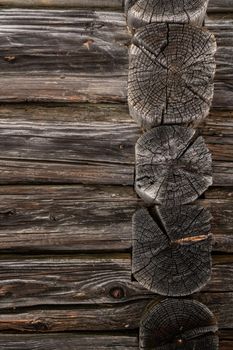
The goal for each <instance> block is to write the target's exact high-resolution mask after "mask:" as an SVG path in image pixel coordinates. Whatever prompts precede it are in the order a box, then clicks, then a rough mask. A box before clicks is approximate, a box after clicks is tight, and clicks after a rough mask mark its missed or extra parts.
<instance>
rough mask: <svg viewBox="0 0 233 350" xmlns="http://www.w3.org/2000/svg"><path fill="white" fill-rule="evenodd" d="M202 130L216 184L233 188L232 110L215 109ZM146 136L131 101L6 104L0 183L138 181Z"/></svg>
mask: <svg viewBox="0 0 233 350" xmlns="http://www.w3.org/2000/svg"><path fill="white" fill-rule="evenodd" d="M199 130H200V133H201V134H203V135H204V137H205V142H206V143H207V146H208V148H209V149H210V151H211V152H212V154H213V160H214V164H213V165H214V167H213V176H214V185H219V186H233V145H232V135H233V131H232V130H233V125H232V113H231V112H219V113H217V112H214V111H213V112H212V113H211V115H210V116H209V117H208V118H207V119H206V121H205V123H204V124H203V125H202V126H200V128H199ZM140 135H141V131H140V130H139V128H138V126H137V125H136V124H135V122H134V121H132V119H131V118H130V116H129V113H128V109H127V106H126V105H121V104H103V105H102V104H93V105H92V104H74V105H68V106H67V105H57V106H56V105H55V106H53V105H49V104H48V105H46V104H44V105H43V104H40V105H36V104H32V105H30V104H22V105H18V104H16V105H14V104H13V105H10V104H7V105H4V104H1V106H0V144H1V148H3V149H4V152H3V153H1V156H0V170H1V171H0V183H1V184H7V183H11V184H16V183H21V184H22V183H24V184H25V183H27V184H29V183H31V184H33V183H34V184H38V183H41V184H42V183H43V184H45V183H57V184H59V183H60V184H61V183H85V184H118V185H132V184H133V181H134V161H135V159H134V158H135V155H134V147H135V142H136V140H137V139H138V138H139V136H140ZM87 140H88V142H87ZM84 145H85V147H84Z"/></svg>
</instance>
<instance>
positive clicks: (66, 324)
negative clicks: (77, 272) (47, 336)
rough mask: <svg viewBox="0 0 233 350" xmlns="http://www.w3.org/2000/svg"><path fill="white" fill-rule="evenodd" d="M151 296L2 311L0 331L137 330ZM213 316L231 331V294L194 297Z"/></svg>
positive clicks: (224, 327) (232, 321)
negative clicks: (114, 301) (108, 302)
mask: <svg viewBox="0 0 233 350" xmlns="http://www.w3.org/2000/svg"><path fill="white" fill-rule="evenodd" d="M154 300H155V295H154V296H150V298H149V297H148V298H146V299H145V298H144V299H143V298H142V299H140V300H137V301H131V302H129V303H119V304H115V305H113V304H110V305H107V304H106V305H103V304H95V303H92V306H90V305H83V306H76V307H75V306H74V305H71V306H70V307H67V306H61V307H57V306H54V307H48V306H47V307H43V308H41V307H32V308H24V309H20V308H19V309H16V310H12V309H11V310H5V311H4V310H2V311H1V315H0V331H17V332H32V333H33V332H35V331H37V332H41V333H51V332H61V331H62V332H67V331H68V332H69V331H121V330H135V329H138V327H139V323H140V319H141V316H142V314H143V312H144V310H145V308H146V307H147V306H148V303H150V302H151V301H154ZM195 300H198V301H200V302H202V303H203V304H205V305H206V306H207V307H209V308H210V310H211V311H212V312H213V313H214V315H215V316H216V318H217V321H218V323H219V327H220V329H231V328H233V319H232V301H233V295H232V293H200V294H199V295H196V296H195Z"/></svg>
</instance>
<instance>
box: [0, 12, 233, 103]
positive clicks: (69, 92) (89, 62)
mask: <svg viewBox="0 0 233 350" xmlns="http://www.w3.org/2000/svg"><path fill="white" fill-rule="evenodd" d="M0 23H1V29H0V49H1V55H0V57H1V59H0V72H1V79H0V100H1V101H4V100H7V101H14V102H15V101H66V102H80V101H91V102H93V101H94V102H104V101H105V102H106V101H110V102H116V101H118V102H119V101H120V102H122V101H124V102H125V101H126V93H127V76H128V50H127V46H128V45H129V42H130V35H129V34H128V33H127V30H126V25H125V18H124V15H123V14H122V13H118V12H112V11H107V12H102V11H90V10H88V11H87V10H86V11H81V10H76V11H64V10H60V11H59V10H49V11H48V10H46V11H44V10H38V9H36V10H26V9H24V10H19V9H17V10H14V9H12V10H9V9H8V10H1V12H0ZM206 25H207V28H209V29H210V30H211V32H213V33H214V34H215V35H216V36H217V40H218V46H219V49H218V51H217V55H216V61H217V75H216V83H215V97H214V100H213V104H214V107H215V108H225V109H227V108H228V109H230V108H233V103H232V101H233V98H232V87H231V84H230V81H229V80H231V79H232V74H233V73H232V60H233V55H232V47H233V44H232V42H233V36H232V27H233V24H232V20H231V19H230V18H225V17H224V19H223V18H222V17H220V16H218V17H217V18H216V17H215V16H214V17H210V18H208V19H207V20H206ZM84 28H85V33H84ZM58 39H59V40H58ZM68 56H69V57H68ZM4 57H5V59H4ZM70 62H72V65H70ZM84 63H85V64H84ZM18 86H20V89H18Z"/></svg>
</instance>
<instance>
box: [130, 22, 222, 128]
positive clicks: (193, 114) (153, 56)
mask: <svg viewBox="0 0 233 350" xmlns="http://www.w3.org/2000/svg"><path fill="white" fill-rule="evenodd" d="M215 51H216V42H215V38H214V36H213V35H212V34H211V33H210V32H208V31H206V30H202V29H200V28H196V27H193V26H190V25H182V24H166V23H161V24H151V25H148V26H146V27H143V28H141V29H140V30H139V31H137V32H136V34H135V35H134V36H133V38H132V45H131V48H130V59H129V61H130V64H129V79H128V103H129V111H130V114H131V116H132V117H133V118H134V119H135V120H136V121H137V122H138V123H139V125H141V126H143V127H144V128H147V129H148V128H151V127H154V126H156V125H160V124H188V125H190V124H194V125H195V124H198V123H199V122H200V121H201V120H203V119H204V118H205V117H206V116H207V115H208V113H209V109H210V105H211V103H212V99H213V92H214V85H213V80H214V73H215V60H214V54H215Z"/></svg>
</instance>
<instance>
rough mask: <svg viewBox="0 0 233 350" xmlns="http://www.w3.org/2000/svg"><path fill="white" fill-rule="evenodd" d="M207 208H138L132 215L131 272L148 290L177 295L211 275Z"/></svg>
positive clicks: (194, 288) (200, 285)
mask: <svg viewBox="0 0 233 350" xmlns="http://www.w3.org/2000/svg"><path fill="white" fill-rule="evenodd" d="M210 220H211V215H210V212H209V211H208V210H206V209H204V208H203V207H199V206H194V205H188V206H181V207H172V208H171V209H169V208H167V207H155V208H153V209H151V210H147V209H145V208H142V209H139V210H138V211H137V212H136V213H135V214H134V216H133V248H132V273H133V275H134V277H135V278H136V280H137V281H138V282H139V283H140V284H141V285H142V286H144V287H145V288H147V289H148V290H150V291H152V292H154V293H158V294H160V295H166V296H172V297H180V296H185V295H191V294H193V293H195V292H197V291H199V290H201V289H203V287H204V286H205V285H206V284H207V282H208V281H210V278H211V269H212V262H211V249H212V247H211V238H212V237H211V235H210V233H209V231H210Z"/></svg>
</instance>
